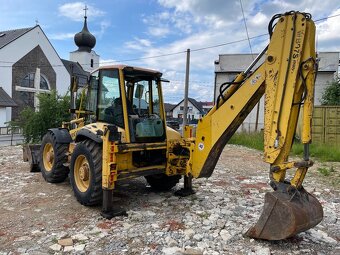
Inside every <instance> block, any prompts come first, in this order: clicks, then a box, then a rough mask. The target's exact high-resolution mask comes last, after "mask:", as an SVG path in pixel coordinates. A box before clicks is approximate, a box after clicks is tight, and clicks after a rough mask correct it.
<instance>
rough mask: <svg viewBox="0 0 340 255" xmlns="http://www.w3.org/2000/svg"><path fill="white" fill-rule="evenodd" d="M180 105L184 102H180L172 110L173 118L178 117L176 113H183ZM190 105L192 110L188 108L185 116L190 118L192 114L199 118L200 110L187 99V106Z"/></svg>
mask: <svg viewBox="0 0 340 255" xmlns="http://www.w3.org/2000/svg"><path fill="white" fill-rule="evenodd" d="M181 106H182V107H184V102H182V103H180V104H179V105H177V106H176V107H175V108H174V109H173V111H172V117H173V118H179V117H178V115H181V114H182V115H183V112H184V111H183V110H181ZM190 107H192V110H189V109H188V114H187V117H188V118H190V119H192V115H194V119H197V120H198V119H199V118H201V117H202V115H201V113H200V111H199V110H198V109H197V108H196V107H195V106H194V105H193V104H192V103H191V102H190V101H188V108H190Z"/></svg>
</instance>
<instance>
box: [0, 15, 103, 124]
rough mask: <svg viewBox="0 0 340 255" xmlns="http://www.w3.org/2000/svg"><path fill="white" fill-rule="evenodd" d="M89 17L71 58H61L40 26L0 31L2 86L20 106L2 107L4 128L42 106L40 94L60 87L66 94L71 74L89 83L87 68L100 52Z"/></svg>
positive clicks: (95, 62)
mask: <svg viewBox="0 0 340 255" xmlns="http://www.w3.org/2000/svg"><path fill="white" fill-rule="evenodd" d="M86 19H87V17H86V16H85V17H84V26H83V29H82V30H81V31H80V32H79V33H77V34H76V35H75V37H74V41H75V44H76V45H77V46H78V49H77V50H76V51H73V52H71V53H70V60H71V61H69V60H64V59H60V57H59V55H58V53H57V52H56V50H55V49H54V48H53V46H52V44H51V42H50V41H49V40H48V38H47V37H46V35H45V33H44V31H43V30H42V29H41V27H40V26H38V25H37V26H34V27H29V28H22V29H15V30H8V31H2V32H0V88H2V89H3V91H4V93H5V94H7V95H8V96H9V97H10V98H11V99H13V101H14V102H15V104H16V106H17V107H9V106H6V107H5V106H4V105H3V106H0V127H3V126H5V123H6V122H8V121H10V120H13V119H15V118H16V117H17V116H18V114H19V113H20V111H21V110H22V109H23V108H24V107H27V106H30V107H32V108H35V109H38V106H39V102H38V99H37V94H38V93H49V92H50V91H51V90H57V91H58V94H61V95H64V94H65V93H66V92H67V91H68V89H69V86H70V75H75V76H78V81H79V82H80V83H83V84H84V83H86V82H87V77H88V75H89V73H88V72H86V71H84V70H87V71H92V70H93V69H95V68H97V67H98V66H99V55H97V54H96V53H95V52H94V51H93V50H92V48H93V47H94V46H95V44H96V38H95V37H94V36H93V35H92V34H91V33H90V32H89V30H88V28H87V21H86ZM4 93H3V94H4ZM7 101H8V100H7Z"/></svg>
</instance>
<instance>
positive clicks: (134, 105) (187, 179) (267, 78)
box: [32, 11, 323, 240]
mask: <svg viewBox="0 0 340 255" xmlns="http://www.w3.org/2000/svg"><path fill="white" fill-rule="evenodd" d="M268 27H269V35H270V43H269V45H268V46H267V47H266V48H265V49H264V50H263V51H262V53H260V55H259V56H258V57H257V58H256V59H255V60H254V62H253V63H252V64H251V65H250V66H249V68H248V69H247V70H245V71H244V72H242V73H240V74H239V75H238V76H237V77H236V78H235V80H234V81H232V82H226V83H224V84H223V85H222V86H221V88H220V94H219V96H218V98H217V101H216V104H215V106H214V107H213V108H212V109H211V110H210V111H209V113H208V114H207V115H206V116H204V117H203V118H201V119H200V120H199V122H198V124H197V129H196V135H195V137H192V135H191V134H192V132H191V130H190V128H189V127H185V129H186V132H185V134H184V136H183V137H181V135H180V134H179V133H178V132H177V131H175V130H173V129H171V128H169V127H167V126H166V116H165V111H164V102H163V96H162V85H161V84H162V82H165V80H164V79H162V74H161V73H160V72H157V71H153V70H149V69H143V68H138V67H132V66H125V65H115V66H105V67H100V68H99V69H98V70H96V71H94V72H93V73H92V74H91V77H90V79H89V82H88V85H87V86H86V87H84V88H82V89H83V90H82V91H83V92H82V95H83V96H81V97H80V98H81V100H80V103H79V105H80V106H79V108H76V107H75V103H74V102H73V107H71V108H72V109H71V112H72V113H73V114H74V116H75V117H74V119H73V120H72V121H70V122H68V123H63V126H62V127H61V128H53V129H50V130H49V131H48V133H47V134H46V135H45V136H44V138H43V140H42V144H41V147H40V153H39V157H40V158H39V159H38V160H35V161H34V160H32V162H37V161H39V164H40V165H39V166H40V170H41V172H42V175H43V177H44V178H45V179H46V181H48V182H62V181H64V180H65V178H66V177H67V176H68V175H69V177H70V181H71V185H72V188H73V191H74V194H75V196H76V198H77V200H78V201H79V202H80V203H81V204H83V205H95V204H100V203H102V215H103V216H104V217H106V218H112V217H113V216H115V215H120V214H122V213H123V211H121V210H118V209H116V205H114V203H113V201H112V194H113V189H114V188H115V183H116V182H117V181H119V180H123V179H127V178H132V177H139V176H145V178H146V180H147V182H148V183H149V184H150V185H151V187H153V188H155V189H158V190H169V189H171V188H172V187H174V186H175V185H176V184H177V183H178V182H179V180H180V178H181V176H184V188H183V189H181V190H179V191H177V194H178V195H182V196H186V195H190V194H193V193H194V191H193V190H192V179H193V178H201V177H209V176H211V175H212V173H213V171H214V168H215V165H216V163H217V161H218V159H219V157H220V154H221V152H222V150H223V148H224V146H225V144H226V143H227V142H228V140H229V139H230V138H231V136H232V135H233V134H234V132H235V131H236V130H237V128H238V127H239V126H240V125H241V123H242V122H243V120H244V119H245V118H246V116H247V115H248V113H249V112H250V111H251V110H252V109H253V108H254V106H255V105H256V104H257V103H258V102H259V100H260V98H261V97H262V96H263V95H265V115H264V116H265V127H264V161H265V162H267V163H269V165H270V167H269V178H270V185H271V187H272V188H273V190H274V191H273V192H269V193H267V194H266V195H265V203H264V210H263V213H262V215H261V216H260V219H259V221H258V222H257V224H256V225H255V226H254V227H252V228H250V229H249V230H248V232H247V233H246V235H248V236H250V237H252V238H259V239H267V240H280V239H285V238H288V237H290V236H293V235H295V234H297V233H299V232H301V231H305V230H307V229H309V228H312V227H314V226H315V225H317V224H318V223H319V222H320V221H321V220H322V218H323V209H322V207H321V205H320V203H319V201H318V200H317V199H316V198H315V197H314V196H313V195H311V194H309V193H308V192H307V191H306V190H304V188H303V186H302V182H303V180H304V177H305V175H306V173H307V170H308V168H309V167H310V166H312V164H313V162H312V161H311V160H310V159H309V156H308V155H309V144H310V143H311V121H312V111H313V95H314V83H315V76H316V72H317V59H316V53H315V25H314V22H313V21H312V20H311V15H310V14H307V13H300V12H294V11H291V12H288V13H284V14H278V15H275V16H274V17H273V18H272V20H271V21H270V23H269V26H268ZM262 56H265V61H264V63H262V64H261V65H260V66H259V67H258V68H257V69H256V70H255V71H253V72H251V71H250V70H251V69H252V68H253V67H254V65H255V64H256V63H257V62H258V61H259V59H260V58H261V57H262ZM71 90H72V94H74V95H75V94H77V91H78V90H79V87H78V86H77V83H76V82H75V83H74V84H72V88H71ZM73 101H76V100H74V99H73ZM301 105H303V106H304V107H303V110H301V112H302V120H303V121H302V124H303V128H302V130H303V131H302V138H301V140H302V143H303V144H304V158H303V159H302V160H301V161H289V160H288V156H289V152H290V149H291V146H292V142H293V139H294V133H295V130H296V126H297V121H298V116H299V113H300V106H301ZM291 169H295V170H292V171H295V172H294V173H293V177H292V178H291V179H290V180H289V179H288V178H287V176H286V171H288V170H291Z"/></svg>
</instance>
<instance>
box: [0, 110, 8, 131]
mask: <svg viewBox="0 0 340 255" xmlns="http://www.w3.org/2000/svg"><path fill="white" fill-rule="evenodd" d="M6 116H7V114H6V107H0V127H5V126H6V125H5V122H7V121H8V120H7V118H6Z"/></svg>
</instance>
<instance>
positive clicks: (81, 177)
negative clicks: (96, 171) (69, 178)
mask: <svg viewBox="0 0 340 255" xmlns="http://www.w3.org/2000/svg"><path fill="white" fill-rule="evenodd" d="M74 180H75V183H76V185H77V188H78V190H79V191H80V192H85V191H86V190H87V189H88V188H89V186H90V165H89V162H88V161H87V159H86V157H85V156H84V155H79V156H78V157H77V158H76V161H75V163H74Z"/></svg>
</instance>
